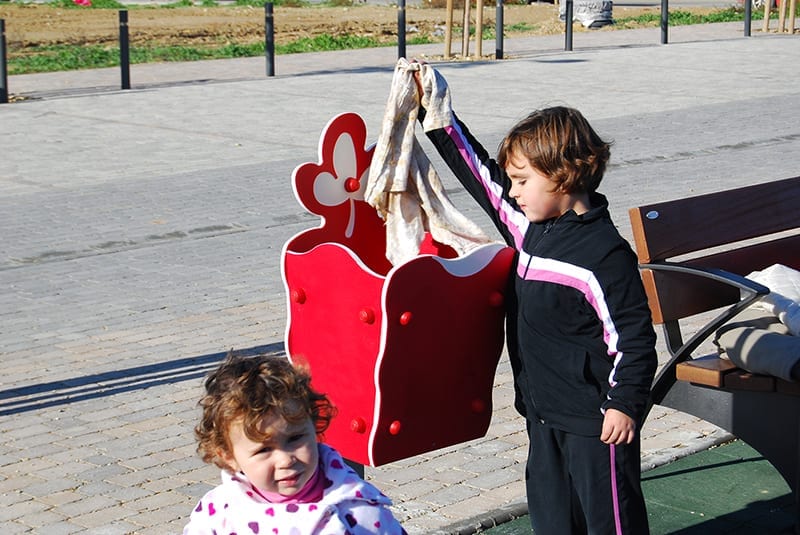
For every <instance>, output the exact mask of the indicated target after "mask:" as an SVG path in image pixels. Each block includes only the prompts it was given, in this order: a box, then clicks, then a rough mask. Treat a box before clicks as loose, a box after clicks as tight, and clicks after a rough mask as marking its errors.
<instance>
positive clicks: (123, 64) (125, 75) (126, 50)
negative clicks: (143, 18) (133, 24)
mask: <svg viewBox="0 0 800 535" xmlns="http://www.w3.org/2000/svg"><path fill="white" fill-rule="evenodd" d="M119 69H120V75H121V76H122V89H130V88H131V56H130V45H129V40H128V12H127V11H126V10H124V9H122V10H120V12H119Z"/></svg>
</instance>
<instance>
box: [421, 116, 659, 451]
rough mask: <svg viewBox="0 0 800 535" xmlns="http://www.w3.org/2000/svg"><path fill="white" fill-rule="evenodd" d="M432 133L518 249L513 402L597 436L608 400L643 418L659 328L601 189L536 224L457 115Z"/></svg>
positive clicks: (512, 319)
mask: <svg viewBox="0 0 800 535" xmlns="http://www.w3.org/2000/svg"><path fill="white" fill-rule="evenodd" d="M420 116H421V117H420V119H421V120H422V117H424V110H422V109H421V110H420ZM427 135H428V137H429V139H430V140H431V141H432V142H433V144H434V145H435V146H436V148H437V150H438V151H439V153H440V154H441V156H442V157H443V158H444V160H445V162H446V163H447V164H448V166H449V167H450V169H451V170H452V171H453V173H454V174H455V176H456V177H457V178H458V179H459V181H460V182H461V183H462V184H463V185H464V187H465V188H466V189H467V190H468V191H469V193H470V194H471V195H472V196H473V197H474V198H475V200H476V201H477V202H478V203H479V204H480V205H481V207H483V209H484V210H485V211H486V213H487V214H488V215H489V217H490V218H491V219H492V222H493V223H494V225H495V226H496V227H497V229H498V230H499V231H500V233H501V234H502V236H503V238H504V239H505V241H506V243H507V244H508V245H509V246H511V247H513V248H515V249H516V250H517V257H516V264H515V266H514V268H515V269H514V276H513V277H512V278H513V281H511V284H513V288H514V291H513V292H511V291H510V292H509V295H508V296H507V303H508V321H507V340H508V342H507V343H508V350H509V356H510V359H511V364H512V368H513V370H514V376H515V388H516V393H517V399H516V407H517V410H519V411H520V412H521V413H522V414H523V415H525V416H526V417H527V418H536V419H538V420H540V421H541V422H543V423H545V424H548V425H551V426H553V427H555V428H558V429H562V430H564V431H568V432H571V433H576V434H581V435H587V436H589V435H599V434H600V431H601V428H602V420H603V411H604V410H605V409H609V408H614V409H618V410H620V411H622V412H624V413H625V414H627V415H628V416H630V417H631V418H633V419H634V420H635V421H636V422H637V425H640V424H641V418H642V414H643V411H644V408H645V405H646V402H647V396H648V393H649V391H650V386H651V383H652V381H653V376H654V374H655V370H656V366H657V356H656V352H655V333H654V331H653V327H652V323H651V316H650V310H649V308H648V306H647V300H646V296H645V293H644V288H643V286H642V282H641V279H640V277H639V271H638V267H637V260H636V256H635V254H634V253H633V251H632V250H631V247H630V245H629V244H628V243H627V241H625V239H623V238H622V237H621V236H620V234H619V232H618V231H617V229H616V227H615V226H614V224H613V222H612V221H611V217H610V215H609V212H608V202H607V201H606V199H605V197H603V196H602V195H600V194H593V195H592V196H591V199H590V202H591V205H592V208H591V210H590V211H589V212H587V213H585V214H582V215H577V214H576V213H575V212H574V211H569V212H567V213H565V214H563V215H562V216H560V217H559V218H557V219H554V220H549V221H545V222H542V223H531V222H530V221H528V219H527V218H526V217H525V215H524V214H523V213H522V212H521V211H520V210H519V209H518V208H517V205H516V202H515V201H514V200H513V199H511V198H510V197H509V194H508V192H509V189H510V187H511V184H510V180H509V178H508V177H507V175H506V173H505V171H504V170H503V169H501V168H500V167H499V166H498V165H497V163H496V162H495V161H494V160H493V159H492V158H491V157H490V156H489V154H488V153H487V152H486V150H485V149H484V148H483V147H482V146H481V145H480V144H479V143H478V142H477V141H476V140H475V139H474V138H473V137H472V135H471V134H470V133H469V131H468V130H467V128H466V127H465V126H464V124H462V123H461V122H460V121H459V120H458V118H457V117H456V116H455V114H453V126H448V127H445V128H440V129H435V130H431V131H429V132H427Z"/></svg>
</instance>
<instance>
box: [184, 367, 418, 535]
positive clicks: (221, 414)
mask: <svg viewBox="0 0 800 535" xmlns="http://www.w3.org/2000/svg"><path fill="white" fill-rule="evenodd" d="M310 383H311V379H310V377H309V375H308V374H307V373H306V372H305V371H303V370H302V369H300V368H296V367H294V366H292V364H291V363H290V362H289V361H288V360H287V359H286V358H284V357H280V356H275V355H258V356H255V357H240V356H236V355H233V354H230V355H228V357H227V358H226V360H225V361H224V362H223V363H222V364H221V365H220V366H219V368H218V369H217V370H216V371H214V372H212V373H211V374H210V375H209V376H208V377H207V378H206V381H205V388H206V395H205V396H204V397H203V398H202V400H201V401H200V406H201V407H202V409H203V417H202V420H201V422H200V424H199V425H198V426H197V427H196V428H195V434H196V436H197V439H198V442H199V445H198V451H199V452H200V454H201V455H202V457H203V460H204V461H205V462H208V463H214V464H216V465H217V466H219V467H220V468H221V469H222V484H221V485H219V486H218V487H216V488H214V489H212V490H211V491H209V492H208V493H207V494H206V495H205V496H204V497H203V498H202V499H201V500H200V503H198V504H197V507H195V509H194V511H193V512H192V515H191V518H190V521H189V523H188V524H187V526H186V527H185V529H184V535H195V534H197V535H200V534H212V533H214V534H222V533H238V534H240V535H244V534H248V533H249V534H257V533H262V534H263V533H287V534H288V533H293V534H297V535H300V534H317V533H350V534H353V535H357V534H397V535H400V534H404V533H405V531H404V530H403V528H402V527H401V526H400V524H399V523H398V522H397V520H395V518H394V516H393V515H392V513H391V511H390V510H389V506H390V505H391V501H390V500H389V498H387V497H386V496H384V495H383V494H382V493H381V492H380V491H379V490H378V489H376V488H375V487H374V486H372V485H370V484H369V483H367V482H366V481H364V480H362V479H361V478H360V477H359V476H358V475H356V473H355V472H354V471H353V470H352V469H351V468H350V467H348V466H347V465H346V464H345V462H344V460H343V459H342V457H341V456H340V455H339V454H338V453H337V452H336V451H335V450H334V449H332V448H331V447H329V446H326V445H324V444H320V443H317V436H318V435H321V434H322V433H323V432H324V431H325V429H326V428H327V427H328V424H329V423H330V420H331V418H332V416H333V408H332V406H331V404H330V402H329V400H328V398H327V397H326V396H325V395H323V394H320V393H317V392H315V391H314V390H313V389H312V388H311V384H310Z"/></svg>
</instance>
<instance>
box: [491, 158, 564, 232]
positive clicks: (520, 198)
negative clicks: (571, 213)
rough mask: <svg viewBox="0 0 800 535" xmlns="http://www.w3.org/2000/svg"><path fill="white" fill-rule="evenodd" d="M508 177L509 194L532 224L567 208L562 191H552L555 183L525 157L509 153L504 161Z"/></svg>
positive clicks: (555, 215) (549, 217) (558, 214)
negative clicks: (509, 180) (509, 184)
mask: <svg viewBox="0 0 800 535" xmlns="http://www.w3.org/2000/svg"><path fill="white" fill-rule="evenodd" d="M506 174H507V175H508V177H509V178H510V179H511V190H510V191H509V195H511V197H512V198H513V199H514V200H515V201H517V206H519V209H520V210H522V213H524V214H525V217H527V218H528V220H529V221H532V222H534V223H536V222H539V221H546V220H548V219H552V218H554V217H558V216H560V215H561V214H563V213H564V212H565V211H566V210H568V209H569V207H568V206H566V203H565V197H567V196H566V195H565V194H563V193H559V192H557V191H554V189H555V186H556V184H555V183H554V182H553V181H552V180H550V179H549V178H548V177H547V176H546V175H544V174H542V173H541V172H539V171H538V170H536V169H534V168H533V167H531V164H530V162H529V161H528V159H527V158H525V157H522V156H520V155H519V154H518V153H516V152H513V153H511V155H510V157H509V158H508V160H507V163H506Z"/></svg>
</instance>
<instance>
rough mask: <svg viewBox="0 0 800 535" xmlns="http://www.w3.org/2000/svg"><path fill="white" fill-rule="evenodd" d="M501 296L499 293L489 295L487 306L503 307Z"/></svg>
mask: <svg viewBox="0 0 800 535" xmlns="http://www.w3.org/2000/svg"><path fill="white" fill-rule="evenodd" d="M503 300H504V299H503V294H501V293H500V292H492V293H491V294H489V305H491V306H493V307H500V306H503Z"/></svg>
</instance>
